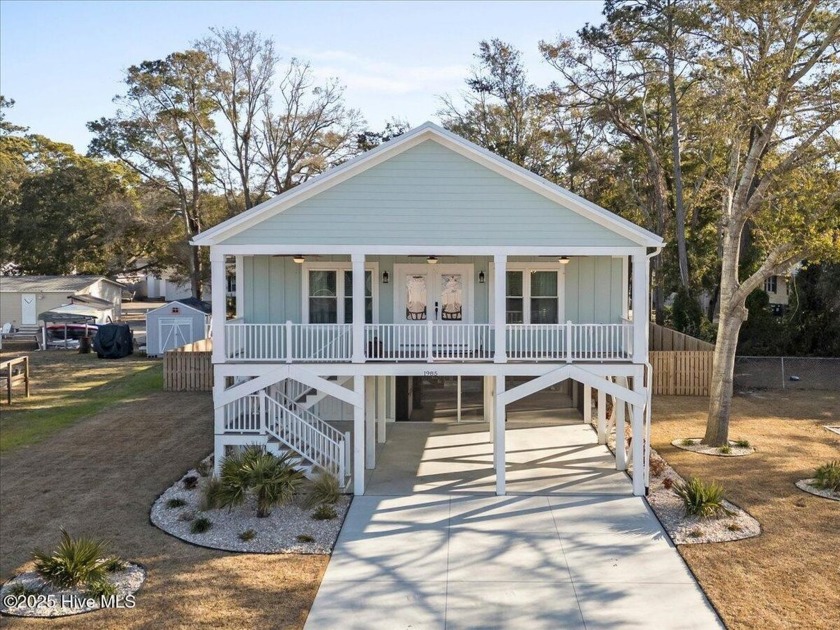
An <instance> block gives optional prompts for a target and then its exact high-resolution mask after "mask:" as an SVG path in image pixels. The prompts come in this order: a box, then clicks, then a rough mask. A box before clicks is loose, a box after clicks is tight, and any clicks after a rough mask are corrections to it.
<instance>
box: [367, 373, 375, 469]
mask: <svg viewBox="0 0 840 630" xmlns="http://www.w3.org/2000/svg"><path fill="white" fill-rule="evenodd" d="M375 416H376V377H375V376H366V377H365V468H367V469H368V470H373V469H374V468H376V417H375Z"/></svg>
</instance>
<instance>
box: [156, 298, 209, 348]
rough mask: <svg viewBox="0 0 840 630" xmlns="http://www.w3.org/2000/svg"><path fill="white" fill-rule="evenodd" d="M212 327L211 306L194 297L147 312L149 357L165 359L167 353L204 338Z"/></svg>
mask: <svg viewBox="0 0 840 630" xmlns="http://www.w3.org/2000/svg"><path fill="white" fill-rule="evenodd" d="M209 327H210V305H209V304H208V303H207V302H202V301H201V300H197V299H195V298H185V299H183V300H176V301H174V302H169V303H168V304H164V305H163V306H161V307H159V308H156V309H154V310H153V311H149V312H148V313H146V354H147V355H148V356H150V357H160V356H163V354H164V352H166V351H167V350H172V349H173V348H180V347H181V346H184V345H186V344H188V343H192V342H193V341H198V340H200V339H204V338H205V337H206V336H207V331H208V330H209Z"/></svg>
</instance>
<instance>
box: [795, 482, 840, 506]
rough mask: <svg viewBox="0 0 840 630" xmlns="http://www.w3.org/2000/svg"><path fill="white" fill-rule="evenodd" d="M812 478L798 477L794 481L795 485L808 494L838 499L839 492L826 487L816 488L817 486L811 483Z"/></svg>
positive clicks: (839, 497)
mask: <svg viewBox="0 0 840 630" xmlns="http://www.w3.org/2000/svg"><path fill="white" fill-rule="evenodd" d="M813 484H814V480H813V479H800V480H799V481H797V482H796V487H797V488H799V489H800V490H802V491H803V492H808V493H810V494H815V495H817V496H818V497H822V498H824V499H831V500H832V501H840V492H835V491H833V490H828V489H827V488H818V487H817V486H815V485H813Z"/></svg>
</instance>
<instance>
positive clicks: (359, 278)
mask: <svg viewBox="0 0 840 630" xmlns="http://www.w3.org/2000/svg"><path fill="white" fill-rule="evenodd" d="M350 262H351V263H352V267H353V363H364V362H365V255H364V254H352V255H351V256H350Z"/></svg>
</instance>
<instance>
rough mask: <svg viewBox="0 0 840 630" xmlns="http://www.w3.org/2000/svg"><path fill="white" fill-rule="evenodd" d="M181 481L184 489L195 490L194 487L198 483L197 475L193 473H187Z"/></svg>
mask: <svg viewBox="0 0 840 630" xmlns="http://www.w3.org/2000/svg"><path fill="white" fill-rule="evenodd" d="M181 483H182V484H184V488H185V489H187V490H195V487H196V486H197V485H198V477H196V476H195V475H189V476H187V477H184V478H183V479H181Z"/></svg>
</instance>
